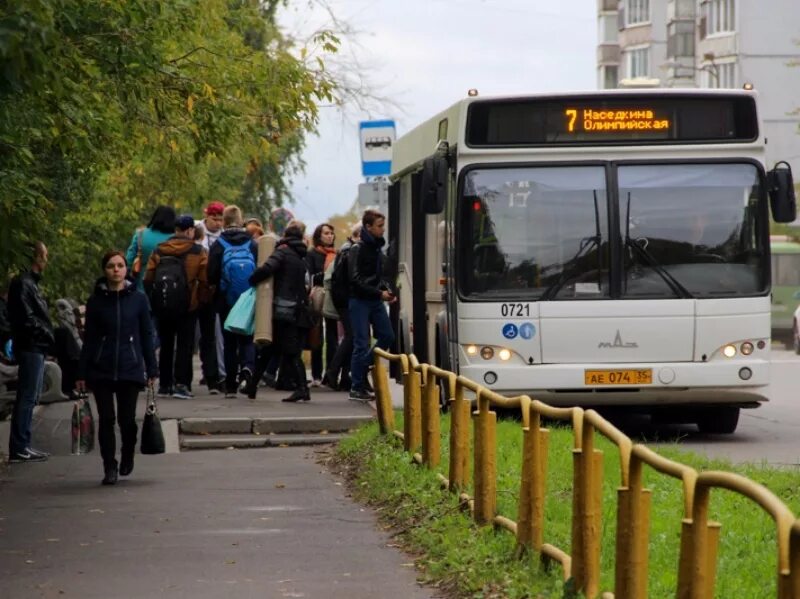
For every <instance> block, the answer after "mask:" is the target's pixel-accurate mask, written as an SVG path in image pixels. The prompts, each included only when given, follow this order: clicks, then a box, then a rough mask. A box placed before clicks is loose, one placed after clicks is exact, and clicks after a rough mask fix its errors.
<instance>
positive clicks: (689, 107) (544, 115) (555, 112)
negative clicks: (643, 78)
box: [466, 92, 758, 147]
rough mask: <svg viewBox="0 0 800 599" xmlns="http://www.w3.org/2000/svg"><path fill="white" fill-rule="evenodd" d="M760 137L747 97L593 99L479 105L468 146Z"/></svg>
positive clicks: (471, 118)
mask: <svg viewBox="0 0 800 599" xmlns="http://www.w3.org/2000/svg"><path fill="white" fill-rule="evenodd" d="M757 138H758V118H757V115H756V106H755V101H754V99H753V97H752V96H750V95H746V94H733V93H732V94H702V93H697V92H695V93H692V94H685V95H684V94H663V93H662V94H656V93H650V94H608V93H606V94H599V93H598V94H594V95H587V96H563V97H536V98H515V99H504V100H476V101H473V102H472V103H471V104H470V105H469V109H468V114H467V131H466V142H467V145H468V146H470V147H509V146H550V145H562V144H563V145H620V144H625V145H629V144H631V145H633V144H670V143H671V144H676V143H746V142H752V141H755V140H756V139H757Z"/></svg>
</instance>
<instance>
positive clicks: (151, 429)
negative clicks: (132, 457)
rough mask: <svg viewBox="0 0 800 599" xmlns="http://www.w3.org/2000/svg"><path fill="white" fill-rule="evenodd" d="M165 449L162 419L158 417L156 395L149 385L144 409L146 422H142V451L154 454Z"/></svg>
mask: <svg viewBox="0 0 800 599" xmlns="http://www.w3.org/2000/svg"><path fill="white" fill-rule="evenodd" d="M165 451H166V447H165V444H164V431H163V430H162V429H161V419H160V418H159V417H158V406H157V405H156V395H155V392H154V391H153V387H152V385H149V386H148V387H147V407H146V408H145V410H144V422H143V423H142V453H143V454H150V455H154V454H159V453H164V452H165Z"/></svg>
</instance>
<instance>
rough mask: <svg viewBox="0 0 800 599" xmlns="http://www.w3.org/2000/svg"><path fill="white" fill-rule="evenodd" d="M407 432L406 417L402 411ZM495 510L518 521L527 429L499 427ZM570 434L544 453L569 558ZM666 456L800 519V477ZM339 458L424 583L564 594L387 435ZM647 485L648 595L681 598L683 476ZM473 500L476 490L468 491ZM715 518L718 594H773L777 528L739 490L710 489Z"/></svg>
mask: <svg viewBox="0 0 800 599" xmlns="http://www.w3.org/2000/svg"><path fill="white" fill-rule="evenodd" d="M395 418H396V427H397V428H398V429H400V430H401V429H402V413H400V414H397V415H396V417H395ZM442 431H443V434H442V442H441V446H442V461H441V463H442V466H441V467H440V469H439V472H441V473H442V474H444V475H445V476H447V464H448V457H447V454H448V443H449V441H448V434H447V431H449V418H447V417H446V416H445V417H443V419H442ZM497 438H498V452H497V455H498V459H497V461H498V464H497V466H498V468H497V472H498V481H497V489H498V497H497V504H498V511H499V513H500V514H501V515H504V516H506V517H509V518H511V519H513V520H516V517H517V497H518V492H519V477H520V474H519V472H520V464H521V447H522V438H521V426H520V424H519V423H518V422H512V421H501V422H500V423H499V424H498V433H497ZM595 443H596V448H597V449H600V450H602V451H603V454H604V459H605V464H604V468H603V472H604V476H605V479H604V485H603V524H602V525H603V529H602V542H603V546H602V555H601V569H602V579H601V590H604V591H613V584H614V543H615V533H616V509H617V502H616V488H617V487H618V486H619V454H618V452H617V450H616V447H615V446H614V445H612V444H611V443H609V442H607V441H605V439H603V438H602V437H600V436H597V437H596V442H595ZM571 448H572V430H571V429H570V428H551V432H550V449H549V457H548V465H549V467H548V476H547V500H546V504H545V510H546V515H545V531H544V541H545V543H550V544H552V545H555V546H556V547H559V548H561V549H563V550H564V551H566V552H567V553H570V530H571V511H572V453H571ZM658 453H660V454H661V455H663V456H664V457H667V458H670V459H672V460H675V461H678V462H681V463H684V464H687V465H689V466H692V467H694V468H696V469H697V470H725V471H730V472H736V473H739V474H742V475H744V476H747V477H748V478H751V479H753V480H755V481H756V482H759V483H761V484H763V485H764V486H766V487H767V488H768V489H770V490H771V491H772V492H773V493H775V494H776V495H777V496H778V497H780V498H781V499H782V500H783V501H784V502H785V503H786V504H787V505H788V506H789V508H790V509H791V510H792V511H794V512H795V513H800V488H799V485H798V482H800V474H799V473H797V472H796V471H794V470H781V469H775V468H769V467H766V466H758V465H751V466H734V465H732V464H730V463H729V462H726V461H720V460H709V459H706V458H704V457H701V456H699V455H697V454H693V453H690V452H686V451H682V450H680V449H679V448H678V447H677V446H676V447H666V448H664V447H661V448H659V450H658ZM337 459H338V461H339V463H340V464H341V465H342V467H345V468H346V469H347V470H348V474H349V475H350V477H351V480H352V482H353V486H354V488H355V494H356V497H357V498H358V499H360V500H362V501H365V502H368V503H369V504H371V505H372V506H373V507H375V508H376V509H377V510H378V512H379V514H380V515H381V517H382V518H384V519H385V520H386V521H388V522H390V523H391V524H392V525H393V526H394V527H395V529H396V533H395V534H396V536H397V538H398V539H399V540H400V542H401V543H402V544H403V545H404V546H405V547H406V549H407V550H408V551H410V552H411V553H413V554H415V555H418V559H417V564H418V567H419V568H420V571H421V572H422V577H423V578H424V579H425V580H426V581H428V582H429V583H433V584H436V585H437V586H439V587H441V588H442V589H443V590H447V591H448V592H449V594H451V595H452V596H458V597H560V596H562V595H563V583H562V581H561V572H560V568H559V567H558V566H557V565H556V566H555V567H554V568H553V569H552V570H551V571H550V572H549V573H546V572H542V571H541V570H540V568H539V567H538V559H537V558H536V556H527V557H523V558H522V559H517V558H515V557H514V546H515V540H514V538H513V536H512V535H511V534H510V533H508V532H506V531H501V530H499V531H494V530H493V528H492V527H483V528H478V527H476V526H475V525H474V524H473V523H472V520H471V519H470V517H469V514H468V513H465V512H463V511H462V510H460V509H459V505H458V502H457V500H456V498H455V497H454V496H452V495H451V494H449V493H448V492H447V491H445V490H442V489H441V486H440V483H439V481H438V479H437V478H436V476H435V474H434V473H433V472H431V471H428V470H426V469H424V468H422V467H420V466H417V465H415V464H412V463H411V461H410V457H409V455H408V454H405V453H404V452H403V450H402V444H401V442H400V441H399V440H397V439H395V438H392V437H380V436H379V435H378V429H377V425H369V426H366V427H364V428H362V429H360V430H359V431H358V432H356V433H355V434H354V435H352V436H351V437H349V438H347V439H345V440H343V441H342V442H341V443H340V445H339V448H338V451H337ZM645 483H646V486H647V487H648V488H650V489H652V491H653V500H652V510H651V517H650V519H651V528H650V557H649V583H648V584H649V597H651V598H662V597H663V598H666V597H674V596H675V588H676V584H677V564H678V552H679V541H680V523H681V518H682V517H683V507H682V488H681V484H680V482H679V481H678V480H675V479H672V478H669V477H666V476H663V475H660V474H658V473H656V472H654V471H652V470H646V474H645ZM468 492H470V493H471V491H468ZM710 507H711V509H710V518H711V519H713V520H716V521H718V522H720V523H721V524H722V533H721V538H720V545H719V558H718V566H717V579H716V580H717V582H716V587H715V596H716V597H726V598H729V597H743V598H748V599H749V598H753V599H757V598H762V597H775V596H776V588H775V584H776V571H777V542H776V534H775V526H774V524H773V522H772V520H771V518H770V517H769V516H768V515H766V513H765V512H762V511H761V509H760V508H759V507H758V506H756V505H755V504H753V503H752V502H750V501H749V500H747V499H745V498H744V497H741V496H738V495H736V494H734V493H731V492H729V491H725V490H721V489H720V490H714V491H712V494H711V506H710Z"/></svg>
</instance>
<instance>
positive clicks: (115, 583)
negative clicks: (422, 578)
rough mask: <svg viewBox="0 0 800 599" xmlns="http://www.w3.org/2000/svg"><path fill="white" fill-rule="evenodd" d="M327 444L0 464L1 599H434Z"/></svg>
mask: <svg viewBox="0 0 800 599" xmlns="http://www.w3.org/2000/svg"><path fill="white" fill-rule="evenodd" d="M325 451H327V450H325V449H314V450H312V449H309V448H302V447H301V448H292V447H287V448H271V449H251V450H246V451H192V452H186V453H180V454H171V455H170V454H166V455H160V456H138V457H137V461H136V469H135V470H134V472H133V475H132V476H131V477H130V478H126V479H124V480H121V481H120V482H119V483H118V484H117V485H116V486H114V487H103V486H101V485H100V484H99V482H100V477H101V476H102V472H101V468H100V458H99V456H98V455H97V454H96V453H95V454H89V455H83V456H54V457H53V458H51V459H50V460H49V461H48V462H45V463H43V464H19V465H11V466H10V471H6V472H3V471H2V470H0V580H2V583H0V589H2V590H0V597H2V598H3V599H34V598H49V597H59V598H60V597H75V598H81V599H85V598H90V597H91V598H97V599H108V598H114V599H128V598H129V599H142V598H150V597H175V598H184V597H185V598H187V599H212V598H213V599H217V598H219V597H241V598H251V597H252V598H253V599H255V598H259V599H261V598H264V597H269V598H275V599H281V598H284V597H289V598H296V597H300V598H305V599H315V598H318V599H368V598H369V599H372V598H374V597H407V598H409V599H429V598H430V597H432V596H433V594H432V592H431V591H430V590H429V589H425V588H422V587H420V586H419V585H418V584H417V582H416V574H417V573H416V570H415V569H414V567H413V559H412V558H410V557H408V556H406V555H404V554H403V553H401V552H400V551H399V550H398V549H397V545H396V544H395V542H394V541H393V540H392V539H391V537H390V536H389V534H388V533H386V532H385V531H383V530H381V529H380V528H379V527H378V526H377V525H376V521H375V515H374V513H373V512H372V511H371V510H369V509H367V508H365V507H363V506H360V505H358V504H357V503H354V502H353V501H352V500H351V499H350V498H349V497H348V495H347V492H346V490H345V488H344V487H343V486H342V483H341V482H340V481H338V480H337V479H336V478H334V477H333V476H331V475H330V474H329V473H328V472H327V470H326V468H325V466H324V465H321V464H319V463H317V461H318V459H319V458H320V457H321V456H324V452H325Z"/></svg>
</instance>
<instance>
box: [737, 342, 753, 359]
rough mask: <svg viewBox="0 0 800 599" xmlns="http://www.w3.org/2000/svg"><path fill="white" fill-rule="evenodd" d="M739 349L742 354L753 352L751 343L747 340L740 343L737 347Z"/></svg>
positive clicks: (746, 354) (747, 354)
mask: <svg viewBox="0 0 800 599" xmlns="http://www.w3.org/2000/svg"><path fill="white" fill-rule="evenodd" d="M739 351H741V352H742V355H743V356H749V355H750V354H752V353H753V344H752V343H750V342H749V341H745V342H744V343H742V345H741V347H739Z"/></svg>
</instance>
